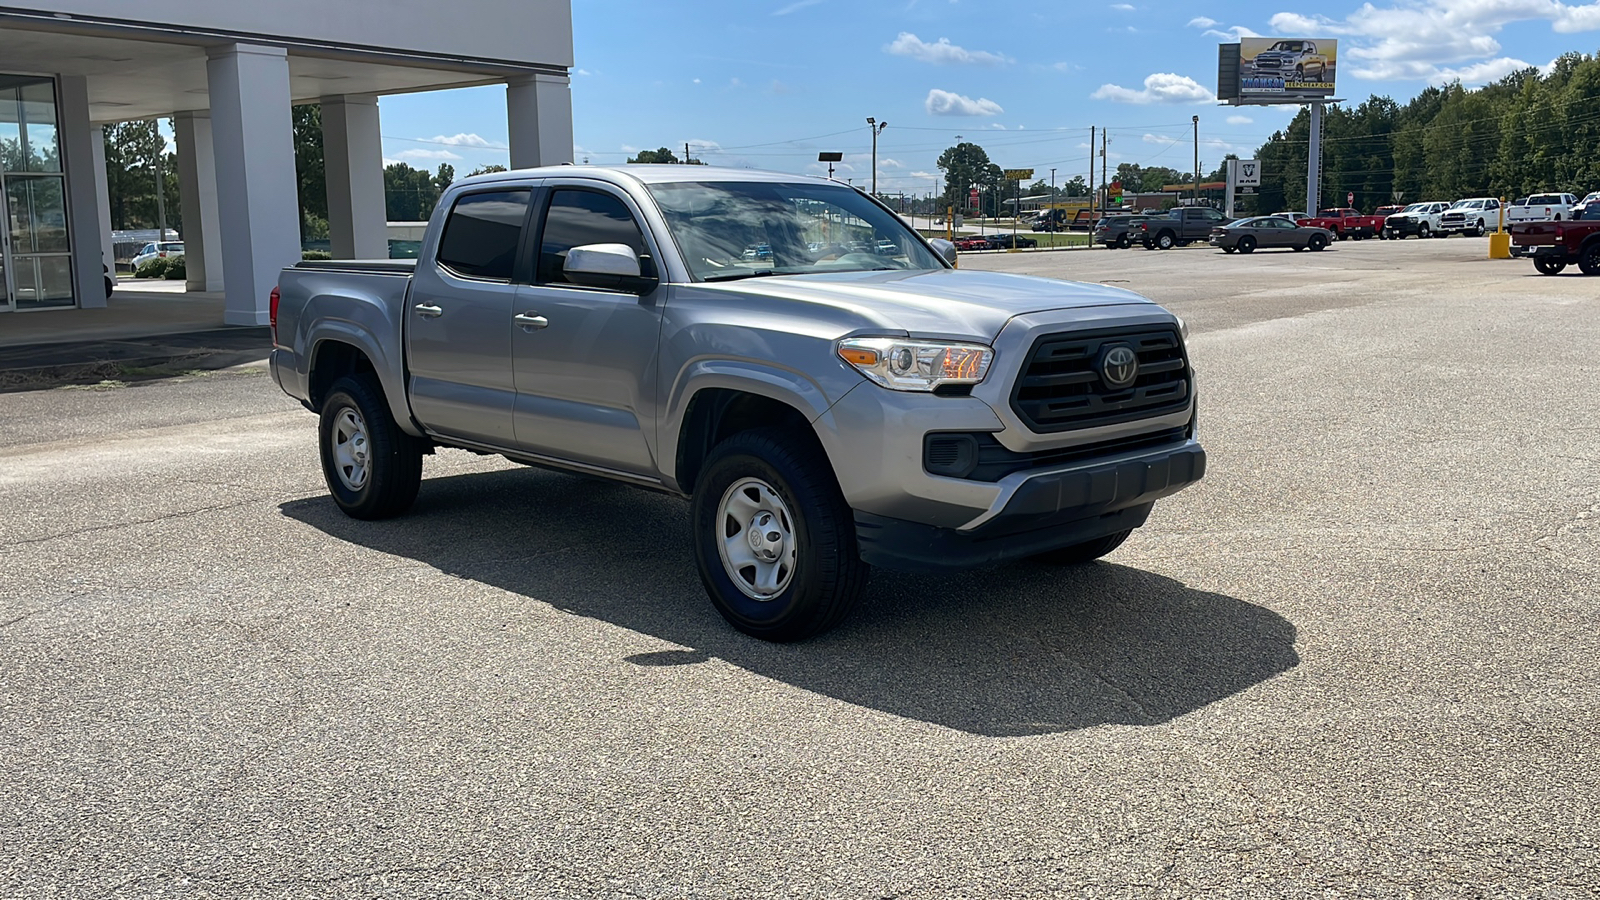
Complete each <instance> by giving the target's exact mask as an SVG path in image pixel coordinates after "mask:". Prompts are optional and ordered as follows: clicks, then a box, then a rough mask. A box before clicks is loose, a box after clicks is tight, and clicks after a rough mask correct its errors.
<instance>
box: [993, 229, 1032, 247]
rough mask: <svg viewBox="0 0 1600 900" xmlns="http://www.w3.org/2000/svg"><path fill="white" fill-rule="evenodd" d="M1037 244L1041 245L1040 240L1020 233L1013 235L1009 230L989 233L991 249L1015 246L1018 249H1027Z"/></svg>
mask: <svg viewBox="0 0 1600 900" xmlns="http://www.w3.org/2000/svg"><path fill="white" fill-rule="evenodd" d="M1037 246H1039V242H1038V241H1036V240H1034V239H1033V238H1031V237H1024V236H1022V235H1020V234H1018V235H1012V233H1011V232H1009V231H1005V232H1001V233H1000V234H991V235H989V249H991V250H1010V249H1012V248H1013V247H1014V248H1016V249H1018V250H1026V249H1027V248H1029V247H1037Z"/></svg>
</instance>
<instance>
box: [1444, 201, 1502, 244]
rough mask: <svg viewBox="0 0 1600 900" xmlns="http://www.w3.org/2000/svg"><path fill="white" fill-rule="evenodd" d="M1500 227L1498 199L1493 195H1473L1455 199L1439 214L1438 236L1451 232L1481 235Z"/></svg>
mask: <svg viewBox="0 0 1600 900" xmlns="http://www.w3.org/2000/svg"><path fill="white" fill-rule="evenodd" d="M1498 227H1500V201H1499V200H1498V199H1496V198H1494V197H1473V198H1471V199H1468V200H1457V201H1456V202H1454V203H1452V204H1450V208H1449V209H1446V210H1445V211H1444V214H1443V215H1441V216H1439V231H1438V234H1439V237H1449V236H1450V235H1452V234H1471V235H1472V236H1474V237H1482V236H1483V235H1484V233H1485V232H1488V231H1489V230H1491V229H1494V228H1498Z"/></svg>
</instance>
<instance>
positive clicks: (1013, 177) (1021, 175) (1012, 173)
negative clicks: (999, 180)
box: [1006, 169, 1033, 181]
mask: <svg viewBox="0 0 1600 900" xmlns="http://www.w3.org/2000/svg"><path fill="white" fill-rule="evenodd" d="M1032 177H1033V170H1032V169H1007V170H1006V180H1007V181H1027V180H1028V179H1029V178H1032Z"/></svg>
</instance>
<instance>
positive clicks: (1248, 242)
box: [1239, 234, 1256, 253]
mask: <svg viewBox="0 0 1600 900" xmlns="http://www.w3.org/2000/svg"><path fill="white" fill-rule="evenodd" d="M1255 249H1256V239H1255V238H1253V237H1251V236H1250V235H1248V234H1247V235H1245V236H1244V237H1242V238H1239V252H1240V253H1253V252H1255Z"/></svg>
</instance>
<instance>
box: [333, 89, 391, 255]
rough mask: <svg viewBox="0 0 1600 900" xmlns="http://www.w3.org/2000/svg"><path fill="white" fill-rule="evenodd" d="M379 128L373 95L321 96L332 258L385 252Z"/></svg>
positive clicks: (381, 152) (384, 253)
mask: <svg viewBox="0 0 1600 900" xmlns="http://www.w3.org/2000/svg"><path fill="white" fill-rule="evenodd" d="M380 132H381V129H380V128H379V127H378V98H377V97H375V96H373V95H371V94H347V95H344V96H339V97H323V98H322V158H323V174H324V178H325V180H326V183H327V186H328V240H329V242H330V243H331V244H333V258H334V259H388V258H389V232H388V228H387V221H388V216H387V215H386V212H385V209H384V202H383V138H382V135H381V133H380Z"/></svg>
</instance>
